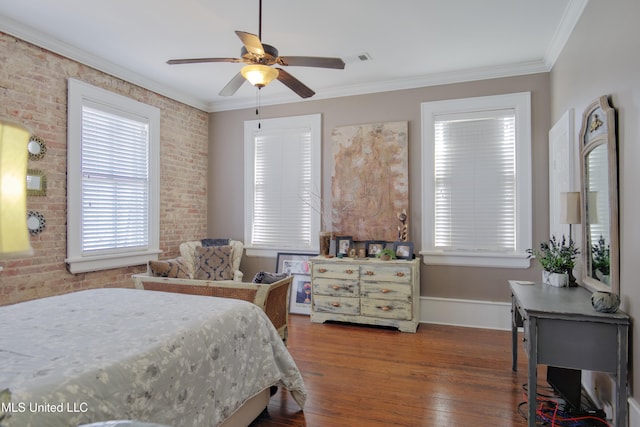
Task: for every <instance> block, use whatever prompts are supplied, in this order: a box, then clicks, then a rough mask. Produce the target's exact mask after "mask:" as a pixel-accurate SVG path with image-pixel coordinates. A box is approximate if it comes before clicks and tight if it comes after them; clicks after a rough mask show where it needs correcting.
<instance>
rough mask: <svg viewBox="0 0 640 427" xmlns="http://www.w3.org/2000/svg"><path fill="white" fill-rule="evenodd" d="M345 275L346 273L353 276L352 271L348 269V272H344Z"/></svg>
mask: <svg viewBox="0 0 640 427" xmlns="http://www.w3.org/2000/svg"><path fill="white" fill-rule="evenodd" d="M345 273H347V274H353V270H351V269H348V270H346V271H345Z"/></svg>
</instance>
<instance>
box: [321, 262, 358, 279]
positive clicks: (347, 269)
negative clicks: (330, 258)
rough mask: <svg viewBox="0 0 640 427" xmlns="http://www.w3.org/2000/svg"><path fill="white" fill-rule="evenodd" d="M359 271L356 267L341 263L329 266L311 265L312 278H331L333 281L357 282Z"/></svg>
mask: <svg viewBox="0 0 640 427" xmlns="http://www.w3.org/2000/svg"><path fill="white" fill-rule="evenodd" d="M359 272H360V269H359V267H358V266H357V265H354V264H347V263H342V262H334V263H331V264H322V263H320V264H317V263H313V278H314V279H317V278H321V277H333V278H334V279H353V280H358V275H359Z"/></svg>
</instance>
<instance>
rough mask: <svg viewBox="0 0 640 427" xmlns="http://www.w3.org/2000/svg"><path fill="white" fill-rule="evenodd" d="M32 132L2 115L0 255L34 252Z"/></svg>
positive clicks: (0, 121)
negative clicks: (29, 190) (30, 220)
mask: <svg viewBox="0 0 640 427" xmlns="http://www.w3.org/2000/svg"><path fill="white" fill-rule="evenodd" d="M29 136H30V132H29V131H28V130H27V129H25V128H24V127H22V126H20V125H17V124H14V123H10V122H7V121H4V120H1V119H0V206H1V208H0V256H21V255H31V254H32V253H33V249H32V248H31V243H30V242H29V231H28V229H27V159H28V155H29V152H28V150H27V144H28V143H29Z"/></svg>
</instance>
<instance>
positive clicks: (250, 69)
mask: <svg viewBox="0 0 640 427" xmlns="http://www.w3.org/2000/svg"><path fill="white" fill-rule="evenodd" d="M240 73H241V74H242V77H244V78H245V79H247V80H248V81H249V83H251V84H252V85H254V86H255V87H257V88H263V87H265V86H266V85H268V84H269V83H271V81H272V80H273V79H275V78H276V77H278V70H276V69H275V68H272V67H269V66H267V65H262V64H252V65H246V66H244V67H242V69H241V70H240Z"/></svg>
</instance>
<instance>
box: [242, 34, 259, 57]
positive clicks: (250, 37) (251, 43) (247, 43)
mask: <svg viewBox="0 0 640 427" xmlns="http://www.w3.org/2000/svg"><path fill="white" fill-rule="evenodd" d="M236 35H237V36H238V37H239V38H240V40H241V41H242V44H243V45H244V47H245V48H246V49H247V51H248V52H249V53H252V54H254V55H256V56H263V55H264V47H262V42H261V41H260V39H259V38H258V36H256V35H255V34H251V33H245V32H244V31H236Z"/></svg>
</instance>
